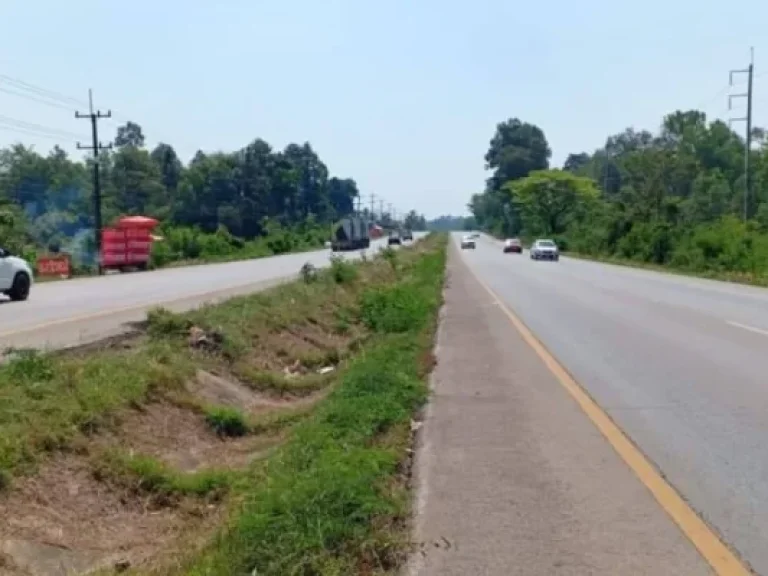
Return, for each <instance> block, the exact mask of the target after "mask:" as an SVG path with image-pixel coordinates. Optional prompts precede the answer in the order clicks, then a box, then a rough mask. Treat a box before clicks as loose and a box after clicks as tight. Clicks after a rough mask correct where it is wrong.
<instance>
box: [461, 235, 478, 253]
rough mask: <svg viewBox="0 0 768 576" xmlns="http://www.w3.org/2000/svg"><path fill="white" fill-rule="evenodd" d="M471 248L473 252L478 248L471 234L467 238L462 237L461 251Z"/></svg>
mask: <svg viewBox="0 0 768 576" xmlns="http://www.w3.org/2000/svg"><path fill="white" fill-rule="evenodd" d="M465 248H469V249H471V250H474V249H475V248H476V246H475V239H474V238H472V235H471V234H468V235H467V236H464V237H462V239H461V249H462V250H463V249H465Z"/></svg>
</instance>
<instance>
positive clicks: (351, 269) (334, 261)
mask: <svg viewBox="0 0 768 576" xmlns="http://www.w3.org/2000/svg"><path fill="white" fill-rule="evenodd" d="M357 276H358V270H357V268H356V267H355V265H354V264H352V263H351V262H347V261H346V260H344V258H343V257H342V256H331V277H332V278H333V280H334V281H335V282H336V284H351V283H352V282H354V281H355V280H357Z"/></svg>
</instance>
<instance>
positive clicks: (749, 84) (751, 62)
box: [728, 48, 755, 221]
mask: <svg viewBox="0 0 768 576" xmlns="http://www.w3.org/2000/svg"><path fill="white" fill-rule="evenodd" d="M754 62H755V49H754V48H750V57H749V67H747V68H745V69H743V70H731V73H730V75H729V84H730V85H731V86H733V75H734V74H747V91H746V92H743V93H741V94H731V95H729V96H728V110H731V109H732V107H731V103H732V102H733V99H734V98H746V99H747V115H746V116H744V117H742V118H731V119H730V120H729V121H728V123H729V124H730V123H732V122H742V121H745V122H746V123H747V133H746V142H745V143H746V148H745V150H744V221H746V220H747V219H748V218H749V193H750V189H751V173H750V165H749V159H750V158H749V157H750V152H751V148H752V75H753V71H754Z"/></svg>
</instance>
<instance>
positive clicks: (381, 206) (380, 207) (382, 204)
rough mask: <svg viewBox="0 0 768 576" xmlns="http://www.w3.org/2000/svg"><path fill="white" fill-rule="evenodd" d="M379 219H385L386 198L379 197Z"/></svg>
mask: <svg viewBox="0 0 768 576" xmlns="http://www.w3.org/2000/svg"><path fill="white" fill-rule="evenodd" d="M379 219H380V220H384V200H382V199H379Z"/></svg>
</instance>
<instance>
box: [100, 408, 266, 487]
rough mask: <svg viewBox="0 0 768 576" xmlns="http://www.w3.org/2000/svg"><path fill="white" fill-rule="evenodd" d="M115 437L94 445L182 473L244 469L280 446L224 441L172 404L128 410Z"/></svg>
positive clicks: (251, 439) (258, 439)
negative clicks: (138, 456) (144, 457)
mask: <svg viewBox="0 0 768 576" xmlns="http://www.w3.org/2000/svg"><path fill="white" fill-rule="evenodd" d="M119 421H120V425H119V427H118V429H117V431H116V432H115V433H114V434H111V435H109V434H104V435H102V436H100V437H98V438H95V439H94V441H95V442H96V443H97V444H101V445H102V446H104V447H105V448H108V447H119V448H121V449H123V450H128V451H130V452H133V453H139V454H143V455H147V456H152V457H154V458H157V459H158V460H161V461H162V462H165V463H166V464H168V465H170V466H173V467H174V468H176V469H178V470H179V471H181V472H196V471H199V470H201V469H206V468H220V469H224V468H242V467H244V466H246V465H248V463H250V462H251V461H252V460H253V459H255V458H257V457H259V456H261V455H263V453H264V451H266V450H268V449H269V448H271V447H272V446H275V445H276V444H277V443H279V442H280V440H281V438H280V437H279V436H278V435H269V436H246V437H243V438H236V439H231V438H221V437H220V436H218V435H217V434H216V433H215V432H214V431H213V430H212V429H211V427H210V426H209V425H208V424H207V423H206V421H205V417H204V416H203V415H202V414H200V413H197V412H195V411H192V410H189V409H187V408H182V407H179V406H177V405H175V404H172V403H170V402H156V403H152V404H148V405H146V406H142V407H140V408H134V409H131V410H126V411H125V412H123V413H122V414H120V416H119Z"/></svg>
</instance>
